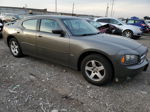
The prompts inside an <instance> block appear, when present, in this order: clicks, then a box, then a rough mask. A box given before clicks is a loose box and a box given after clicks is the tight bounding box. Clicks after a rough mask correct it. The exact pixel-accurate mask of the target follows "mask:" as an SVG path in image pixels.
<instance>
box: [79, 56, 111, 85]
mask: <svg viewBox="0 0 150 112" xmlns="http://www.w3.org/2000/svg"><path fill="white" fill-rule="evenodd" d="M81 70H82V74H83V76H84V78H85V79H86V80H87V81H88V82H90V83H92V84H94V85H98V86H99V85H103V84H105V83H107V82H109V81H110V80H111V79H112V67H111V65H110V63H109V61H108V60H107V59H106V58H105V57H103V56H102V55H99V54H94V55H89V56H87V57H86V58H85V59H84V60H83V61H82V64H81Z"/></svg>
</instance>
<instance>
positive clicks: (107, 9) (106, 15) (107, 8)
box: [105, 3, 109, 17]
mask: <svg viewBox="0 0 150 112" xmlns="http://www.w3.org/2000/svg"><path fill="white" fill-rule="evenodd" d="M108 11H109V4H108V3H107V7H106V13H105V17H108Z"/></svg>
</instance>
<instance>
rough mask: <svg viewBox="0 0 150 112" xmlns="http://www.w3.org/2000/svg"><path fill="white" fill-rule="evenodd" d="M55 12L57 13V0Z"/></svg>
mask: <svg viewBox="0 0 150 112" xmlns="http://www.w3.org/2000/svg"><path fill="white" fill-rule="evenodd" d="M55 12H56V13H57V0H55Z"/></svg>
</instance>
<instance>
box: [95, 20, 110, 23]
mask: <svg viewBox="0 0 150 112" xmlns="http://www.w3.org/2000/svg"><path fill="white" fill-rule="evenodd" d="M97 22H102V23H109V19H98V20H97Z"/></svg>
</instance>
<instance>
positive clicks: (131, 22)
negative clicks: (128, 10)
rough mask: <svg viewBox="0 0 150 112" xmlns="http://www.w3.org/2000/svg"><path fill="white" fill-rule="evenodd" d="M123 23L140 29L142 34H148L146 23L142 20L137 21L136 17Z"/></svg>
mask: <svg viewBox="0 0 150 112" xmlns="http://www.w3.org/2000/svg"><path fill="white" fill-rule="evenodd" d="M125 22H126V23H127V24H129V25H134V26H138V27H140V29H141V30H142V31H143V33H148V32H149V26H148V25H147V24H146V22H145V21H144V20H143V19H139V18H137V17H131V18H130V19H126V21H125Z"/></svg>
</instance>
